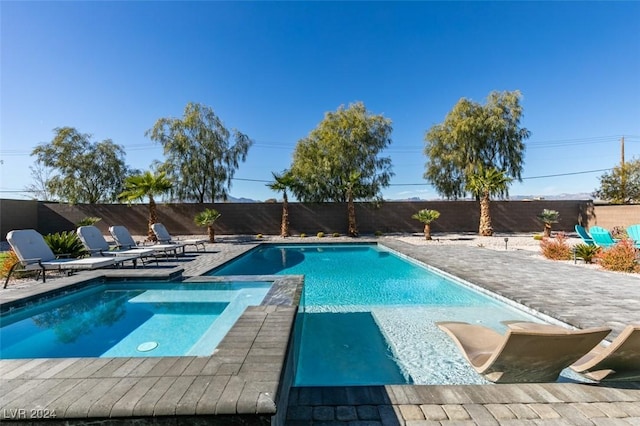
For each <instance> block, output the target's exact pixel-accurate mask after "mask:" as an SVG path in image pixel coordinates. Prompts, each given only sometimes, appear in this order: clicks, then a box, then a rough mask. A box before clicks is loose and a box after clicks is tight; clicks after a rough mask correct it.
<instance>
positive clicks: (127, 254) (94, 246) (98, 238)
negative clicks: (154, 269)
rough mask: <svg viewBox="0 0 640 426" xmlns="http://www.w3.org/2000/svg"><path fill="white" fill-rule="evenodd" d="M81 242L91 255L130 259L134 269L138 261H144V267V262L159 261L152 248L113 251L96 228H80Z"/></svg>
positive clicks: (78, 230)
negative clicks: (150, 258) (151, 258)
mask: <svg viewBox="0 0 640 426" xmlns="http://www.w3.org/2000/svg"><path fill="white" fill-rule="evenodd" d="M76 233H77V234H78V237H79V238H80V241H82V244H83V245H84V246H85V248H86V249H87V250H88V251H89V253H91V255H92V256H93V255H99V256H115V257H118V258H130V259H129V260H131V261H132V262H133V267H134V268H135V267H136V265H137V261H138V259H140V260H141V261H142V265H143V266H144V260H145V259H147V258H149V257H153V258H154V259H155V260H156V263H157V261H158V259H157V258H156V257H155V256H154V253H155V250H153V249H152V248H134V249H118V248H115V249H113V248H112V247H110V246H109V243H108V242H107V240H105V239H104V236H103V235H102V232H100V230H99V229H98V228H96V227H95V226H80V227H78V229H77V230H76Z"/></svg>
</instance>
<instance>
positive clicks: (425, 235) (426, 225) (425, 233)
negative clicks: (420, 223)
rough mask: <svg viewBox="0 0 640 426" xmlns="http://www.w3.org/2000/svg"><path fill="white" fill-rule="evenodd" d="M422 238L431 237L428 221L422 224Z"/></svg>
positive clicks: (427, 238)
mask: <svg viewBox="0 0 640 426" xmlns="http://www.w3.org/2000/svg"><path fill="white" fill-rule="evenodd" d="M424 239H425V240H430V239H431V224H429V223H425V224H424Z"/></svg>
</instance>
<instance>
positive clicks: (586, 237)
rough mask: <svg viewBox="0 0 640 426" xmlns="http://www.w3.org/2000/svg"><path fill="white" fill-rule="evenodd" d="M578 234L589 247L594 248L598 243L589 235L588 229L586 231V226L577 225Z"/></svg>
mask: <svg viewBox="0 0 640 426" xmlns="http://www.w3.org/2000/svg"><path fill="white" fill-rule="evenodd" d="M575 228H576V232H577V233H578V235H579V236H580V238H582V241H583V242H584V243H585V244H586V245H588V246H594V245H595V244H596V243H594V242H593V238H591V235H589V233H588V232H587V230H586V229H584V226H582V225H576V227H575Z"/></svg>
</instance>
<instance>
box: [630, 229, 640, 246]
mask: <svg viewBox="0 0 640 426" xmlns="http://www.w3.org/2000/svg"><path fill="white" fill-rule="evenodd" d="M627 235H628V236H629V238H631V239H632V240H633V245H634V246H635V247H636V248H639V249H640V224H637V225H631V226H629V227H628V228H627Z"/></svg>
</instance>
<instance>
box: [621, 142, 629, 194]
mask: <svg viewBox="0 0 640 426" xmlns="http://www.w3.org/2000/svg"><path fill="white" fill-rule="evenodd" d="M620 183H621V188H620V189H621V190H622V194H621V195H622V204H625V203H626V201H627V171H626V170H625V167H624V136H623V137H622V138H621V139H620Z"/></svg>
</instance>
